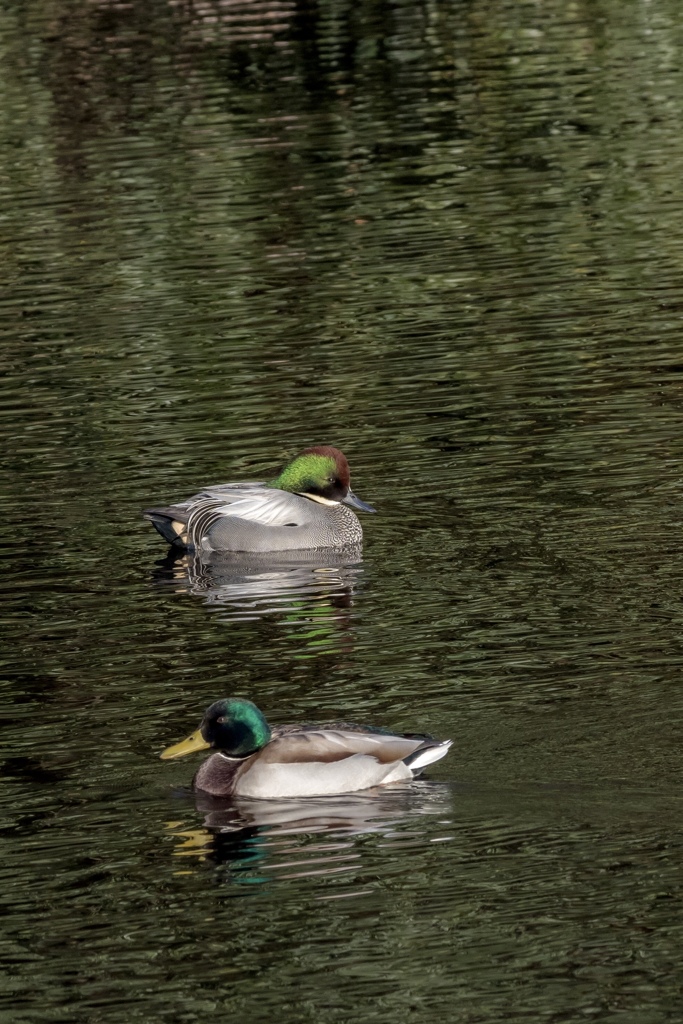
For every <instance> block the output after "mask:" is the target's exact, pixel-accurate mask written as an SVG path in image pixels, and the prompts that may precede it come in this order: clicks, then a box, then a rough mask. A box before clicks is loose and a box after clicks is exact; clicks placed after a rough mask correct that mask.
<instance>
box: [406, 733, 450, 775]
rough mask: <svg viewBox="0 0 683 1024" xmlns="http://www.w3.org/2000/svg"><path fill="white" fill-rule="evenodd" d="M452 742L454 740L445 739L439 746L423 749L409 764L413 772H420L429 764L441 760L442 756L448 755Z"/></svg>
mask: <svg viewBox="0 0 683 1024" xmlns="http://www.w3.org/2000/svg"><path fill="white" fill-rule="evenodd" d="M452 743H453V740H444V741H443V743H440V744H439V745H438V747H426V748H425V749H424V750H421V751H420V753H419V754H418V755H417V757H414V758H413V759H412V760H411V762H410V764H409V765H408V767H409V768H410V770H411V772H419V771H421V770H422V769H423V768H425V767H426V766H427V765H428V764H433V763H434V761H440V760H441V758H442V757H445V756H446V754H447V753H448V751H449V748H450V747H451V745H452Z"/></svg>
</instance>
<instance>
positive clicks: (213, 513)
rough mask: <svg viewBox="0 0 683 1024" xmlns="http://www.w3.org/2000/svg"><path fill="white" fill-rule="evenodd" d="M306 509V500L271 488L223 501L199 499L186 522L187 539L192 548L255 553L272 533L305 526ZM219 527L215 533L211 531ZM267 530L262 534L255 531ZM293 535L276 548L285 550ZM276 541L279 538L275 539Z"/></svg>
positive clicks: (267, 544) (216, 496)
mask: <svg viewBox="0 0 683 1024" xmlns="http://www.w3.org/2000/svg"><path fill="white" fill-rule="evenodd" d="M310 506H311V502H309V501H308V500H307V499H306V498H302V497H300V495H298V494H290V493H289V492H288V491H279V490H275V489H274V488H266V487H264V488H262V489H260V490H259V489H257V488H254V490H252V491H242V492H241V493H240V494H236V493H235V492H233V493H231V494H230V495H229V500H227V501H226V500H225V497H224V496H223V495H219V494H211V495H207V496H206V497H203V498H202V499H201V500H200V501H198V502H196V503H195V505H194V506H193V507H192V509H191V511H190V514H189V516H188V519H187V537H188V540H189V543H190V544H192V545H194V547H195V548H201V547H203V546H205V544H206V546H207V547H208V548H218V549H222V548H225V549H226V550H246V551H254V550H259V549H260V547H261V545H264V549H265V550H268V549H269V547H270V545H272V544H273V542H274V540H275V534H273V533H272V532H270V531H272V530H274V529H277V528H278V527H285V528H286V529H285V531H284V532H285V534H286V535H287V531H288V529H289V528H291V527H302V526H305V525H306V524H307V522H308V520H309V517H310V514H311V512H310ZM217 524H220V526H219V529H218V530H217V531H216V530H214V529H213V528H214V527H215V526H216V525H217ZM262 526H267V527H268V528H269V532H268V533H266V535H265V536H264V534H263V533H262V531H261V530H260V529H259V528H260V527H262ZM294 536H295V534H292V535H287V536H286V537H285V539H284V542H282V541H280V542H279V543H278V544H276V545H275V547H276V548H280V547H287V546H288V543H287V542H289V541H290V540H291V538H292V537H294ZM278 540H279V538H278Z"/></svg>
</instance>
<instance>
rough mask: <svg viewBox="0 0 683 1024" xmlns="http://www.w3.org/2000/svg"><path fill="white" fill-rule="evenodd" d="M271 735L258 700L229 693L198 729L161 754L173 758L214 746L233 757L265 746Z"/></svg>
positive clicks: (209, 712) (213, 705)
mask: <svg viewBox="0 0 683 1024" xmlns="http://www.w3.org/2000/svg"><path fill="white" fill-rule="evenodd" d="M270 737H271V731H270V726H269V725H268V723H267V721H266V720H265V718H264V716H263V714H262V712H261V711H259V709H258V708H257V707H256V705H255V704H252V702H251V701H250V700H243V699H242V698H241V697H226V698H225V699H224V700H217V701H216V703H215V704H212V705H211V707H210V708H208V709H207V711H206V714H205V715H204V718H203V719H202V722H201V725H200V726H199V728H198V729H197V731H196V732H193V733H192V735H191V736H188V738H187V739H186V740H181V742H180V743H176V744H174V745H173V746H172V747H167V748H166V750H164V752H163V754H162V755H161V756H162V758H163V759H164V760H169V759H171V758H174V757H183V756H184V755H185V754H190V753H192V752H193V751H195V750H206V749H207V748H208V747H213V749H214V750H221V751H223V752H224V753H226V754H229V755H230V756H231V757H247V756H248V755H249V754H255V753H256V752H257V751H258V750H261V749H262V748H263V747H265V745H266V743H268V741H269V740H270Z"/></svg>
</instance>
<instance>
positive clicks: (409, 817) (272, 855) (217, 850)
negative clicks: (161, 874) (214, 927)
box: [168, 780, 451, 898]
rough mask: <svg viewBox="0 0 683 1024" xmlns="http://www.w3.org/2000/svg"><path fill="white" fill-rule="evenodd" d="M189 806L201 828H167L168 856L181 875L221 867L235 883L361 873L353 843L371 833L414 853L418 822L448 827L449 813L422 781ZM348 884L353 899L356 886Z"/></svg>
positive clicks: (434, 785) (199, 798)
mask: <svg viewBox="0 0 683 1024" xmlns="http://www.w3.org/2000/svg"><path fill="white" fill-rule="evenodd" d="M194 799H195V807H196V810H197V811H198V812H199V813H200V814H203V815H204V820H203V823H202V826H201V827H199V828H188V827H187V825H188V824H189V822H187V821H185V822H177V821H176V822H173V823H170V824H169V826H168V827H169V830H170V831H171V832H172V834H173V836H174V837H175V838H176V839H177V840H178V843H177V845H176V846H175V848H174V850H173V853H174V856H176V857H181V858H185V859H186V862H185V864H184V867H188V868H191V867H192V863H193V861H194V862H195V863H197V862H203V863H208V864H212V865H215V866H216V867H223V868H227V869H228V873H229V876H230V880H231V881H232V882H234V883H236V884H254V883H268V882H270V881H272V880H273V878H275V877H277V878H278V879H284V878H289V879H292V878H305V877H307V876H320V875H330V876H335V875H340V874H348V873H354V872H357V871H358V872H362V871H363V870H364V869H366V867H367V866H366V865H364V863H363V861H364V850H365V847H364V845H362V844H359V843H358V842H357V839H358V837H360V836H367V835H368V834H371V833H375V834H379V836H380V837H381V840H382V843H383V844H386V845H389V844H390V845H391V846H392V848H393V849H395V848H396V847H397V846H399V845H400V846H406V845H413V844H415V845H417V846H420V847H421V846H423V845H424V843H425V842H426V841H427V840H426V839H425V829H423V828H421V827H420V819H423V820H424V819H427V818H429V819H430V826H431V827H433V819H434V817H435V816H438V817H439V818H440V819H441V820H443V823H444V824H448V821H447V815H448V814H449V813H450V811H451V793H450V789H449V787H448V786H447V785H444V784H443V783H438V782H430V781H426V780H425V781H422V780H420V781H416V782H412V783H406V784H396V785H393V786H390V787H386V788H383V787H380V788H377V789H372V790H365V791H364V792H362V793H351V794H345V795H343V796H338V797H317V798H316V797H307V798H305V799H299V800H295V799H293V800H249V799H245V798H237V797H234V798H232V799H222V800H217V799H214V798H212V797H210V796H208V795H207V794H205V793H199V792H198V793H195V794H194ZM444 819H446V820H444ZM425 824H426V822H425ZM443 838H446V837H443ZM349 881H350V882H351V887H352V889H353V893H354V894H357V882H356V881H355V880H349ZM345 894H347V893H345V892H338V893H337V895H345ZM348 894H349V895H350V894H351V893H348ZM323 898H324V897H323ZM328 898H329V897H328Z"/></svg>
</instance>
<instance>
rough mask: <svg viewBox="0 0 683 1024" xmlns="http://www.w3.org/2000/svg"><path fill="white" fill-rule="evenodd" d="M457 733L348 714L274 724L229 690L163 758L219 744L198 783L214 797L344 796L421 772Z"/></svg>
mask: <svg viewBox="0 0 683 1024" xmlns="http://www.w3.org/2000/svg"><path fill="white" fill-rule="evenodd" d="M451 743H452V741H451V740H437V739H434V737H433V736H428V735H426V734H418V733H395V732H391V731H390V730H388V729H381V728H375V727H373V726H369V725H355V724H353V723H349V722H331V723H328V724H321V725H302V724H295V725H280V726H273V727H271V726H270V725H269V724H268V722H267V720H266V718H265V716H264V714H263V712H262V711H260V710H259V708H258V707H257V706H256V705H255V704H254V703H252V701H250V700H246V699H245V698H241V697H225V698H223V699H222V700H218V701H216V702H215V703H213V704H212V705H211V706H210V707H209V708H208V709H207V711H206V712H205V714H204V717H203V719H202V721H201V724H200V726H199V728H198V729H197V730H196V731H195V732H193V733H192V734H191V735H190V736H188V737H187V739H185V740H181V742H180V743H175V744H174V745H173V746H170V747H167V748H166V749H165V750H164V751H163V753H162V754H161V758H162V760H170V759H172V758H176V757H184V756H185V754H190V753H193V752H194V751H198V750H208V749H213V750H216V751H217V753H215V754H212V755H211V757H209V758H207V759H206V761H204V762H203V764H202V765H201V766H200V768H199V770H198V772H197V773H196V775H195V776H194V779H193V787H194V789H195V790H199V791H201V792H203V793H208V794H209V795H211V796H214V797H230V796H240V797H251V798H253V799H257V800H278V799H286V798H289V799H291V798H299V797H309V796H316V797H317V796H339V795H341V794H343V793H355V792H358V791H359V790H363V789H371V788H373V787H375V786H387V785H389V784H390V783H393V782H403V781H408V780H410V779H413V778H415V776H416V775H418V774H419V773H420V772H421V771H422V769H423V768H425V767H426V766H427V765H428V764H432V763H433V762H434V761H438V760H439V759H440V758H442V757H444V756H445V755H446V754H447V753H448V750H449V748H450V746H451Z"/></svg>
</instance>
